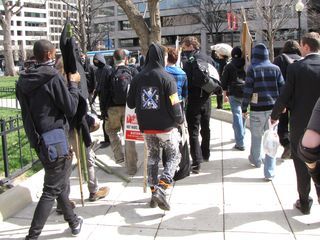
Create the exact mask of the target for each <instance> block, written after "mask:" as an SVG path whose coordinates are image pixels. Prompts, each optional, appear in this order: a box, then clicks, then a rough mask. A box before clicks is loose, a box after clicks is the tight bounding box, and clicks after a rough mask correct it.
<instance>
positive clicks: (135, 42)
mask: <svg viewBox="0 0 320 240" xmlns="http://www.w3.org/2000/svg"><path fill="white" fill-rule="evenodd" d="M119 44H120V47H137V46H139V38H131V39H120V40H119Z"/></svg>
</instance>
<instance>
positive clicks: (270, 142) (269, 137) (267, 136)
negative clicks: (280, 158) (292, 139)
mask: <svg viewBox="0 0 320 240" xmlns="http://www.w3.org/2000/svg"><path fill="white" fill-rule="evenodd" d="M277 127H278V124H276V125H271V122H270V120H269V129H268V130H267V131H266V132H265V133H264V135H263V150H264V152H265V154H267V155H269V156H270V157H272V158H275V157H276V154H277V150H278V147H279V145H280V142H279V136H278V133H277Z"/></svg>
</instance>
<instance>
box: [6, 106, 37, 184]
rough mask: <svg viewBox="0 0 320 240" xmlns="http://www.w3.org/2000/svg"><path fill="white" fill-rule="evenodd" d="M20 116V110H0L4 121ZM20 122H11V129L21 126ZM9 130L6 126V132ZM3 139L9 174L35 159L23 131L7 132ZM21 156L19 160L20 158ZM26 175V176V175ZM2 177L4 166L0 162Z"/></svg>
mask: <svg viewBox="0 0 320 240" xmlns="http://www.w3.org/2000/svg"><path fill="white" fill-rule="evenodd" d="M19 114H20V110H15V109H6V108H0V119H4V120H6V121H8V120H9V118H10V117H12V118H16V117H17V115H19ZM22 125H23V123H22V120H19V121H14V122H12V126H13V127H17V126H22ZM9 129H10V125H9V124H8V123H7V124H6V130H7V131H8V130H9ZM5 139H6V141H7V156H8V159H9V171H10V173H12V172H14V171H16V170H19V169H20V168H21V167H23V166H26V165H27V164H29V163H31V162H32V159H37V155H36V153H35V151H34V150H33V149H32V150H31V149H30V145H29V141H28V138H27V136H26V134H25V131H24V129H23V128H22V129H20V131H10V132H7V134H6V136H5ZM2 145H3V142H2V141H0V156H1V159H3V158H4V157H3V154H4V153H3V148H2ZM20 156H21V158H20ZM38 169H39V167H36V168H35V169H32V170H31V171H28V172H29V173H28V174H32V173H33V172H36V171H38ZM28 174H27V175H28ZM2 177H4V164H3V161H0V178H2Z"/></svg>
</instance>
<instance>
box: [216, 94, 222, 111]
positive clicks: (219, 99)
mask: <svg viewBox="0 0 320 240" xmlns="http://www.w3.org/2000/svg"><path fill="white" fill-rule="evenodd" d="M217 108H218V109H222V108H223V95H221V94H217Z"/></svg>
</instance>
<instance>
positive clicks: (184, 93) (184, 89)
mask: <svg viewBox="0 0 320 240" xmlns="http://www.w3.org/2000/svg"><path fill="white" fill-rule="evenodd" d="M181 96H182V97H183V98H185V99H186V98H187V97H188V79H187V75H184V82H183V86H182V93H181Z"/></svg>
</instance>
